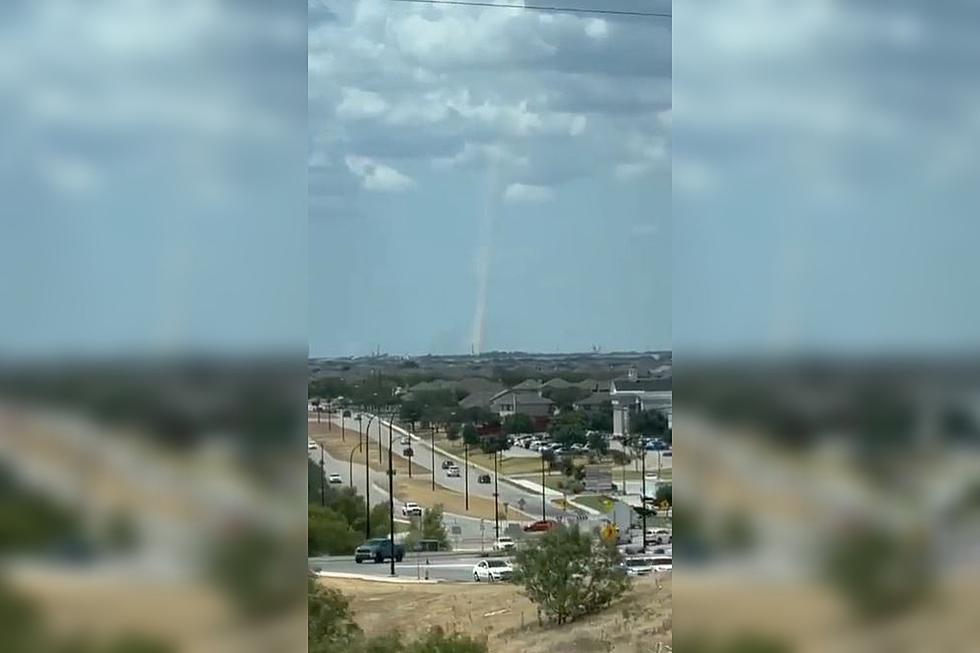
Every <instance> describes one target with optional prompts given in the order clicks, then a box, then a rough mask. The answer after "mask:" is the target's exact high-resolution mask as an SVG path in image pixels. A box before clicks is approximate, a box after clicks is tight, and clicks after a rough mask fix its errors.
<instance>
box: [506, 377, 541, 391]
mask: <svg viewBox="0 0 980 653" xmlns="http://www.w3.org/2000/svg"><path fill="white" fill-rule="evenodd" d="M541 388H542V384H541V382H540V381H538V380H537V379H525V380H523V381H521V382H520V383H518V384H517V385H515V386H514V387H513V388H511V389H512V390H516V391H518V392H520V391H524V390H527V391H533V392H541Z"/></svg>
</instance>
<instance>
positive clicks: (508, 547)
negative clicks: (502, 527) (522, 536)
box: [493, 535, 517, 551]
mask: <svg viewBox="0 0 980 653" xmlns="http://www.w3.org/2000/svg"><path fill="white" fill-rule="evenodd" d="M516 548H517V542H515V541H514V538H512V537H507V536H506V535H501V536H500V537H498V538H497V541H496V542H494V543H493V550H494V551H512V550H513V549H516Z"/></svg>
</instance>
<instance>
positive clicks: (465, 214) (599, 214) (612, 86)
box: [309, 0, 671, 356]
mask: <svg viewBox="0 0 980 653" xmlns="http://www.w3.org/2000/svg"><path fill="white" fill-rule="evenodd" d="M573 4H574V3H573ZM655 5H657V3H649V2H645V3H636V2H632V3H630V2H620V3H616V7H617V8H642V9H645V10H650V9H651V8H654V9H661V10H662V9H665V8H666V9H667V10H669V4H668V3H662V2H661V3H659V5H658V6H655ZM590 6H595V4H594V3H592V4H591V5H590ZM609 6H610V7H612V5H609ZM309 16H310V17H309V20H310V26H309V49H310V52H309V94H310V100H309V126H310V148H309V188H310V223H309V267H310V278H309V292H310V309H309V318H310V353H311V355H314V356H320V355H356V354H365V353H368V352H370V351H372V350H373V349H374V348H376V347H380V348H381V349H382V350H384V351H387V352H391V353H399V354H400V353H412V354H422V353H428V352H433V353H436V352H439V353H455V352H459V353H463V352H468V351H470V347H471V345H472V344H475V343H477V342H482V349H483V350H491V349H524V350H540V351H555V350H559V351H581V350H588V349H589V348H591V347H592V346H593V345H599V346H601V347H603V348H604V349H606V350H612V349H651V348H652V349H659V348H669V347H670V333H671V313H670V310H671V275H670V273H671V270H670V268H671V219H670V218H671V215H670V214H671V192H670V180H671V176H670V165H669V162H670V129H671V111H670V107H671V91H670V83H671V80H670V71H671V39H670V23H669V21H668V20H664V19H649V18H644V19H640V18H631V19H623V18H613V17H608V16H607V17H598V16H579V15H575V16H573V15H568V14H546V13H538V12H532V11H525V10H520V9H490V8H469V7H427V6H419V5H405V6H401V5H397V4H396V3H390V2H386V1H384V0H361V1H359V2H343V3H339V2H326V3H320V2H313V3H311V5H310V12H309ZM481 307H482V319H481Z"/></svg>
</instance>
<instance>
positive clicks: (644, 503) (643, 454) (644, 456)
mask: <svg viewBox="0 0 980 653" xmlns="http://www.w3.org/2000/svg"><path fill="white" fill-rule="evenodd" d="M640 456H641V457H642V458H641V465H642V467H643V470H642V471H641V473H642V474H643V496H642V497H640V502H641V505H642V506H643V512H642V513H641V515H642V517H643V550H644V552H645V551H646V548H647V450H646V447H641V448H640Z"/></svg>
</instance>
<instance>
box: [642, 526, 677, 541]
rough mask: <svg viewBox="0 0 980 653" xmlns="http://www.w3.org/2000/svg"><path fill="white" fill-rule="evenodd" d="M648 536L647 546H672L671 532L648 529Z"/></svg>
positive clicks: (663, 529) (662, 529)
mask: <svg viewBox="0 0 980 653" xmlns="http://www.w3.org/2000/svg"><path fill="white" fill-rule="evenodd" d="M646 535H647V544H670V543H671V542H672V541H673V537H672V535H671V532H670V530H669V529H666V528H648V529H647V532H646Z"/></svg>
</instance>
